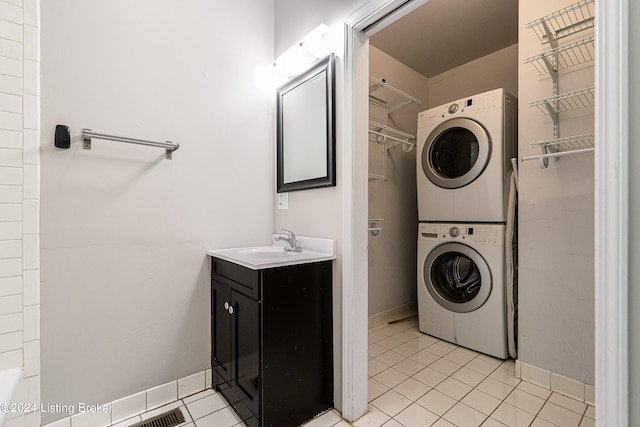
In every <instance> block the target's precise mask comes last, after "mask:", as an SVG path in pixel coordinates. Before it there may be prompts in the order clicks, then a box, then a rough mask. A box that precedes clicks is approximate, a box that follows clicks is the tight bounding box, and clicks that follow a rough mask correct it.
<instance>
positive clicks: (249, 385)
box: [231, 291, 260, 417]
mask: <svg viewBox="0 0 640 427" xmlns="http://www.w3.org/2000/svg"><path fill="white" fill-rule="evenodd" d="M231 294H232V300H233V315H232V316H231V318H232V319H233V320H232V323H233V326H232V329H231V330H232V336H233V338H232V341H233V342H234V345H233V360H234V362H235V366H234V375H233V377H234V383H233V386H232V387H233V388H234V389H235V391H236V395H237V397H238V398H239V400H240V401H241V402H242V403H243V404H244V405H245V406H246V407H248V408H249V409H250V410H251V412H253V414H254V415H255V416H258V417H259V416H260V402H259V390H260V303H259V302H258V301H256V300H253V299H251V298H249V297H247V296H245V295H243V294H241V293H238V292H234V291H232V292H231Z"/></svg>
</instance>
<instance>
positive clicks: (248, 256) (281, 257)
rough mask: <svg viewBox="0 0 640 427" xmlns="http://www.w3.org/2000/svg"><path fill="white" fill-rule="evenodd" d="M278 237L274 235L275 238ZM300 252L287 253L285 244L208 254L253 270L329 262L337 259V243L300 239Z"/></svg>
mask: <svg viewBox="0 0 640 427" xmlns="http://www.w3.org/2000/svg"><path fill="white" fill-rule="evenodd" d="M275 236H277V235H275V234H274V237H275ZM298 242H299V243H300V245H301V246H302V251H300V252H289V251H285V244H284V242H274V244H273V246H249V247H242V248H230V249H212V250H208V251H207V254H208V255H211V256H214V257H216V258H221V259H224V260H226V261H231V262H233V263H236V264H240V265H242V266H244V267H247V268H250V269H252V270H259V269H263V268H273V267H282V266H286V265H296V264H307V263H310V262H318V261H328V260H332V259H335V258H336V241H335V240H331V239H319V238H315V237H298Z"/></svg>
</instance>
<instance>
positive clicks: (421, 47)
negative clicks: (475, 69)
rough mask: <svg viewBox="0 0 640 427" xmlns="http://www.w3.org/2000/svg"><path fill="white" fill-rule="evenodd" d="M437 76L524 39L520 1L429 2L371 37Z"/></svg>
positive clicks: (411, 64)
mask: <svg viewBox="0 0 640 427" xmlns="http://www.w3.org/2000/svg"><path fill="white" fill-rule="evenodd" d="M369 40H370V43H371V45H373V46H375V47H377V48H378V49H380V50H382V51H384V52H385V53H387V54H388V55H391V56H392V57H394V58H395V59H397V60H398V61H400V62H402V63H403V64H405V65H407V66H408V67H410V68H412V69H414V70H415V71H417V72H419V73H420V74H423V75H424V76H426V77H433V76H435V75H438V74H440V73H442V72H444V71H447V70H450V69H452V68H455V67H457V66H459V65H462V64H465V63H467V62H469V61H473V60H474V59H478V58H480V57H482V56H485V55H487V54H489V53H492V52H495V51H497V50H499V49H502V48H505V47H507V46H511V45H513V44H515V43H517V42H518V0H429V1H428V2H427V3H425V4H424V5H422V6H420V7H418V8H417V9H416V10H414V11H413V12H411V13H409V14H407V15H406V16H404V17H402V18H400V19H399V20H397V21H395V22H394V23H392V24H390V25H388V26H387V27H385V28H384V29H382V30H380V31H379V32H377V33H375V34H374V35H372V36H371V37H370V39H369Z"/></svg>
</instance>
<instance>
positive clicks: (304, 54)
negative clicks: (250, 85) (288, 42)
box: [254, 24, 333, 91]
mask: <svg viewBox="0 0 640 427" xmlns="http://www.w3.org/2000/svg"><path fill="white" fill-rule="evenodd" d="M329 30H331V27H329V26H328V25H325V24H320V25H319V26H317V27H316V28H315V29H314V30H313V31H311V32H310V33H309V34H307V35H306V36H305V38H304V39H302V40H301V41H300V42H298V43H296V44H295V45H293V46H291V47H290V48H289V49H287V50H286V51H285V52H284V53H283V54H282V55H280V56H279V57H278V59H276V60H275V61H274V62H272V63H271V64H269V65H266V66H263V67H259V68H258V69H256V72H255V75H254V78H255V83H256V85H257V86H258V87H261V88H264V89H266V90H269V91H273V90H274V89H275V88H277V87H278V86H280V85H282V84H283V83H285V82H286V81H287V80H288V79H290V78H291V77H293V76H295V75H297V74H299V73H300V72H302V71H303V70H305V69H307V68H308V67H309V66H310V65H311V64H313V63H314V62H315V61H317V60H318V59H320V58H324V57H325V56H327V55H329V54H330V53H331V52H332V50H333V49H332V43H331V42H330V40H328V38H329V37H328V35H329Z"/></svg>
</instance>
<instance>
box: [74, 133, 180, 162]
mask: <svg viewBox="0 0 640 427" xmlns="http://www.w3.org/2000/svg"><path fill="white" fill-rule="evenodd" d="M92 138H97V139H104V140H107V141H116V142H126V143H128V144H136V145H147V146H150V147H160V148H164V149H165V151H166V158H167V159H171V158H172V153H173V152H174V151H176V150H177V149H178V148H180V144H178V143H173V142H171V141H166V142H158V141H148V140H146V139H137V138H128V137H125V136H116V135H109V134H106V133H98V132H93V131H92V130H91V129H86V128H85V129H82V140H83V142H84V144H83V147H84V149H85V150H91V139H92Z"/></svg>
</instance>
